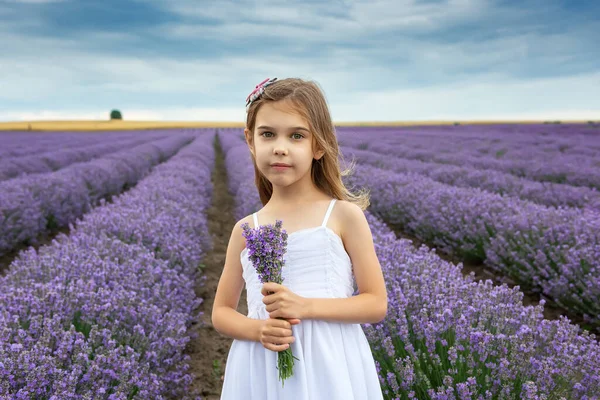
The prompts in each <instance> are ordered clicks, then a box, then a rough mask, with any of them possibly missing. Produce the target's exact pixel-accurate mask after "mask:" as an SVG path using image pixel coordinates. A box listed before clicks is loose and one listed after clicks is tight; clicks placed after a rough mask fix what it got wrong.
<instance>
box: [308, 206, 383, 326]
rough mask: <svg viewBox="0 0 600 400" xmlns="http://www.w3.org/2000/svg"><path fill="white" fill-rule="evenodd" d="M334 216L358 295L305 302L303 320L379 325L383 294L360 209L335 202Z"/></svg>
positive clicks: (381, 283) (369, 229)
mask: <svg viewBox="0 0 600 400" xmlns="http://www.w3.org/2000/svg"><path fill="white" fill-rule="evenodd" d="M334 213H337V214H338V215H337V216H336V217H337V218H335V219H336V220H338V221H340V222H339V226H340V234H341V237H342V240H343V243H344V247H345V248H346V251H347V252H348V255H349V256H350V259H351V260H352V265H353V269H354V275H355V277H356V283H357V285H358V290H359V293H360V294H358V295H356V296H352V297H350V298H345V299H344V298H340V299H327V298H307V299H306V315H305V317H304V318H308V319H321V320H328V321H338V322H347V323H377V322H380V321H381V320H383V319H384V318H385V316H386V314H387V290H386V287H385V281H384V279H383V273H382V272H381V265H380V264H379V260H378V258H377V255H376V254H375V246H374V245H373V236H372V234H371V228H370V227H369V223H368V222H367V218H366V217H365V214H364V212H363V211H362V210H361V209H360V207H358V206H357V205H355V204H353V203H350V202H347V201H338V202H337V204H336V207H335V208H334V211H333V213H332V217H333V216H334V215H333V214H334ZM332 219H333V218H332Z"/></svg>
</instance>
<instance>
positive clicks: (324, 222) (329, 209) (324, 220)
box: [321, 199, 336, 226]
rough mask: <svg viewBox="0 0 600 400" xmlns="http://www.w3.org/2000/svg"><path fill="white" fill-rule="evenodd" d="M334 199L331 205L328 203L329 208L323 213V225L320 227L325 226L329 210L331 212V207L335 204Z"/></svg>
mask: <svg viewBox="0 0 600 400" xmlns="http://www.w3.org/2000/svg"><path fill="white" fill-rule="evenodd" d="M335 201H336V199H332V200H331V203H329V208H328V209H327V212H326V213H325V218H323V224H322V225H321V226H327V220H328V219H329V215H330V214H331V210H333V205H334V204H335Z"/></svg>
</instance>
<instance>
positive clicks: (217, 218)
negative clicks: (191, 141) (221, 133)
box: [186, 142, 247, 400]
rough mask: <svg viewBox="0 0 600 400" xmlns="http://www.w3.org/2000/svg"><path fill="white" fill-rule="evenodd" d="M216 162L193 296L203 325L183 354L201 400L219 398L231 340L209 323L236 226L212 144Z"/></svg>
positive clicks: (224, 177) (242, 306)
mask: <svg viewBox="0 0 600 400" xmlns="http://www.w3.org/2000/svg"><path fill="white" fill-rule="evenodd" d="M215 151H216V160H215V161H216V163H215V169H214V171H213V174H212V183H213V199H212V205H211V206H210V208H209V209H208V213H207V215H208V229H209V232H210V235H211V236H212V239H213V248H212V250H211V251H210V252H208V253H207V254H206V257H204V259H203V264H204V265H205V267H204V273H205V275H206V281H205V282H204V284H203V285H202V286H201V287H198V288H197V289H196V295H197V296H198V297H201V298H202V299H204V301H203V302H202V304H201V305H200V310H201V311H202V312H203V313H204V314H203V315H202V323H201V324H197V325H195V326H194V327H193V328H192V329H194V330H197V331H198V333H199V337H198V339H196V340H194V341H191V342H190V343H189V344H188V347H187V348H186V354H189V355H190V357H191V361H190V363H189V364H190V370H189V371H188V372H189V373H191V374H193V375H194V381H193V383H192V387H191V388H192V389H193V390H198V391H199V392H200V393H201V394H202V397H203V399H206V400H216V399H219V398H220V396H221V388H222V386H223V381H222V379H223V372H224V371H225V361H226V360H227V354H228V353H229V348H230V347H231V342H232V339H229V338H227V337H224V336H221V334H220V333H219V332H217V331H216V330H215V329H214V328H213V326H212V323H211V313H212V306H213V303H214V300H215V292H216V290H217V285H218V283H219V278H220V277H221V271H222V270H223V265H224V263H225V254H226V252H227V243H228V242H229V236H230V235H231V230H232V229H233V226H234V225H235V222H236V220H235V217H234V207H235V204H234V199H233V197H232V196H231V194H229V190H228V179H227V171H226V169H225V159H224V156H223V152H222V150H221V147H220V145H219V143H218V142H215ZM239 304H240V306H239V308H238V311H239V312H240V313H242V314H247V306H246V294H245V290H244V291H243V292H242V296H241V298H240V303H239Z"/></svg>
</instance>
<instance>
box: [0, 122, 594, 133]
mask: <svg viewBox="0 0 600 400" xmlns="http://www.w3.org/2000/svg"><path fill="white" fill-rule="evenodd" d="M457 122H458V123H460V124H463V125H474V124H507V123H508V124H540V123H543V122H544V121H373V122H365V121H362V122H336V123H335V125H336V126H412V125H453V124H455V123H457ZM561 123H574V124H584V123H587V121H561ZM213 127H214V128H225V127H232V128H243V127H244V122H227V121H121V120H113V121H108V120H107V121H93V120H92V121H84V120H80V121H19V122H0V131H3V130H4V131H8V130H10V131H15V130H34V131H104V130H127V129H132V130H133V129H167V128H213Z"/></svg>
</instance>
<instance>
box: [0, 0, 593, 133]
mask: <svg viewBox="0 0 600 400" xmlns="http://www.w3.org/2000/svg"><path fill="white" fill-rule="evenodd" d="M599 15H600V1H596V0H590V1H577V0H569V1H566V0H565V1H556V0H521V1H494V0H425V1H410V0H382V1H378V0H369V1H350V0H341V1H336V0H328V1H313V0H285V1H271V0H257V1H254V0H244V1H229V0H220V1H200V0H145V1H143V0H0V121H22V120H78V119H100V120H104V119H108V118H109V113H110V110H112V109H118V110H120V111H121V113H122V115H123V118H124V119H125V120H161V121H235V122H242V121H244V120H245V99H246V97H247V95H248V94H249V93H250V92H251V91H252V90H253V89H254V87H255V85H257V84H258V83H259V82H261V81H262V80H263V79H265V78H273V77H277V78H278V79H282V78H286V77H298V78H302V79H307V80H313V81H316V82H317V83H318V84H319V86H320V87H321V88H322V90H323V92H324V94H325V96H326V99H327V102H328V104H329V107H330V110H331V114H332V118H333V120H334V121H340V122H342V121H344V122H346V121H424V120H486V119H487V120H489V119H492V120H499V119H502V120H510V119H516V120H522V119H529V120H531V119H537V120H568V119H571V120H572V119H576V120H586V121H587V120H600V41H599V40H598V38H600V18H599V17H598V16H599Z"/></svg>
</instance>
